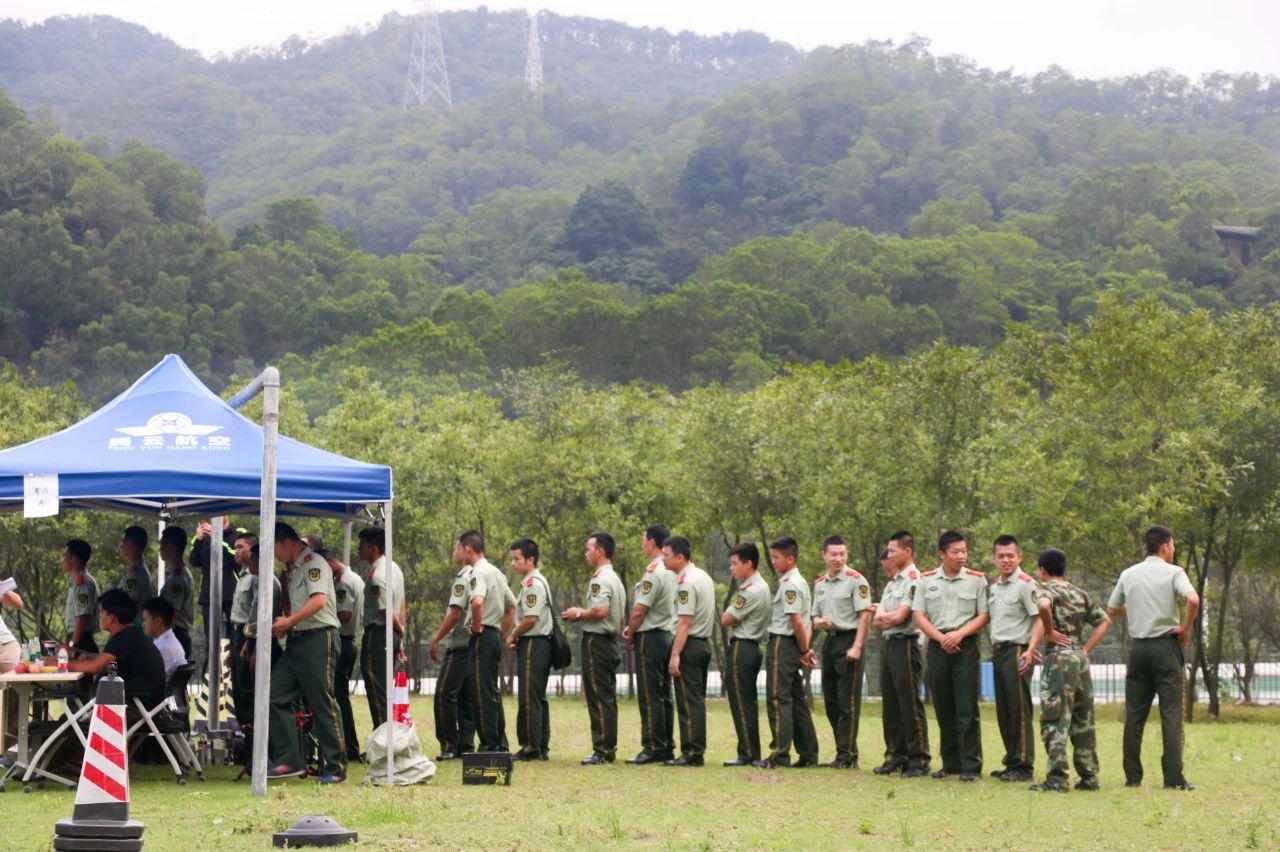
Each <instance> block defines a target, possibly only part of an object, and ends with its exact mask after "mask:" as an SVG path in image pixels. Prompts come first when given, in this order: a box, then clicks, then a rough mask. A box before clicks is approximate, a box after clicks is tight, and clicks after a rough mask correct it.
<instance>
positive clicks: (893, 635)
mask: <svg viewBox="0 0 1280 852" xmlns="http://www.w3.org/2000/svg"><path fill="white" fill-rule="evenodd" d="M914 638H916V637H915V636H914V635H912V634H908V633H890V634H889V635H888V636H886V637H884V639H885V641H886V642H892V641H894V640H895V639H914Z"/></svg>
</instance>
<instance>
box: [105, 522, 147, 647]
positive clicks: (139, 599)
mask: <svg viewBox="0 0 1280 852" xmlns="http://www.w3.org/2000/svg"><path fill="white" fill-rule="evenodd" d="M147 540H148V539H147V531H146V530H144V529H143V528H142V527H140V526H137V525H136V524H135V525H133V526H129V527H125V530H124V533H123V535H121V536H120V558H121V559H123V560H124V564H125V571H124V574H122V575H121V576H120V579H119V581H118V582H117V583H116V584H115V587H114V588H117V589H120V590H121V591H123V592H124V593H125V594H126V595H128V596H129V597H130V598H132V599H133V603H134V605H135V606H136V607H137V608H138V613H139V615H138V624H136V625H134V626H135V627H140V626H141V621H142V615H141V613H142V604H143V602H144V601H147V600H150V599H151V572H150V571H148V570H147V563H146V562H145V561H144V559H143V556H144V555H145V554H146V552H147Z"/></svg>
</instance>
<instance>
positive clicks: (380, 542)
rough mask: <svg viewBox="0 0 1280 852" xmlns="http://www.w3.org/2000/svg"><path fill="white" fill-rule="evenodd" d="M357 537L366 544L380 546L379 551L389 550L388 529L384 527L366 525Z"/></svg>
mask: <svg viewBox="0 0 1280 852" xmlns="http://www.w3.org/2000/svg"><path fill="white" fill-rule="evenodd" d="M356 537H357V538H358V539H359V540H360V541H362V542H364V543H365V544H371V545H373V546H374V547H376V548H378V553H386V552H387V531H386V530H384V529H383V528H382V527H365V528H364V529H362V530H360V532H359V533H357V534H356Z"/></svg>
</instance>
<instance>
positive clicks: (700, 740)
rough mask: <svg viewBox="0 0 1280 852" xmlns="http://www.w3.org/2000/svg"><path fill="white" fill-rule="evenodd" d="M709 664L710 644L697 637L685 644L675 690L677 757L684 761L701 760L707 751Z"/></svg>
mask: <svg viewBox="0 0 1280 852" xmlns="http://www.w3.org/2000/svg"><path fill="white" fill-rule="evenodd" d="M710 663H711V643H710V642H708V641H707V640H706V639H702V638H700V637H698V636H690V637H689V638H688V639H686V640H685V643H684V650H682V651H681V652H680V677H678V678H675V687H676V712H677V714H679V716H680V753H681V754H683V755H685V756H687V757H702V755H703V754H705V753H706V751H707V666H708V665H709V664H710Z"/></svg>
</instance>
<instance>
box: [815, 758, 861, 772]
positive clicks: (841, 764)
mask: <svg viewBox="0 0 1280 852" xmlns="http://www.w3.org/2000/svg"><path fill="white" fill-rule="evenodd" d="M822 767H823V768H824V769H857V768H858V764H856V763H850V762H849V761H847V760H844V759H842V758H839V757H837V758H836V759H835V760H833V761H831V762H830V763H824V764H822Z"/></svg>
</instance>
